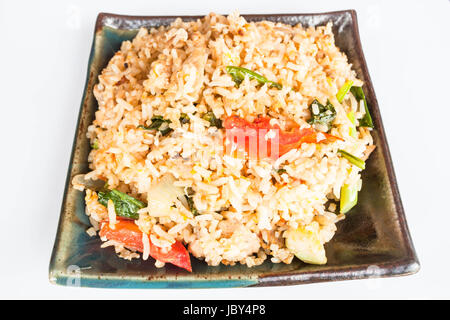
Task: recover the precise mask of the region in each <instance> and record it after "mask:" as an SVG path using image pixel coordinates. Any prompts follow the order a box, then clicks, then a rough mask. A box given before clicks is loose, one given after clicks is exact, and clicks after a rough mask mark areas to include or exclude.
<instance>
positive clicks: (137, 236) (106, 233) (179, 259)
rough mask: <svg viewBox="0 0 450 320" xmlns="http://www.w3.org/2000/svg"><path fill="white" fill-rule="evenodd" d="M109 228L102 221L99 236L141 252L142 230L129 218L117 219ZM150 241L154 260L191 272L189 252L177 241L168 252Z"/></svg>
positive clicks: (106, 223) (142, 247)
mask: <svg viewBox="0 0 450 320" xmlns="http://www.w3.org/2000/svg"><path fill="white" fill-rule="evenodd" d="M114 227H115V228H114V229H111V228H110V226H109V223H108V222H103V223H102V225H101V230H100V237H102V238H103V237H105V238H106V239H108V240H114V241H117V242H119V243H122V244H123V245H124V247H126V248H128V249H131V250H135V251H139V252H143V251H144V244H143V243H142V231H141V230H140V229H139V227H138V226H137V225H136V224H135V223H134V221H131V220H118V221H117V223H116V224H115V225H114ZM149 242H150V256H151V257H152V258H154V259H156V260H159V261H162V262H166V263H171V264H173V265H176V266H177V267H180V268H183V269H186V270H187V271H189V272H192V267H191V259H190V257H189V252H188V251H187V250H186V248H185V247H184V246H183V244H182V243H181V242H179V241H176V242H175V243H174V244H172V247H171V248H170V250H169V251H168V252H164V251H163V249H162V248H160V247H158V246H155V245H154V244H153V243H152V242H151V240H150V239H149Z"/></svg>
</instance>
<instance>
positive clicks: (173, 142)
mask: <svg viewBox="0 0 450 320" xmlns="http://www.w3.org/2000/svg"><path fill="white" fill-rule="evenodd" d="M363 88H364V84H363V82H362V81H361V80H360V79H358V78H357V76H356V73H355V71H354V70H352V66H351V64H349V63H348V61H347V57H346V56H345V54H344V53H343V52H341V51H340V50H339V48H338V47H337V46H336V45H335V42H334V35H333V32H332V24H331V23H328V24H326V25H324V26H318V27H315V28H314V27H309V28H303V27H302V26H301V25H296V26H290V25H286V24H282V23H274V22H270V21H260V22H248V21H246V20H245V19H244V18H243V17H241V16H239V15H238V14H231V15H229V16H227V17H226V16H221V15H216V14H209V15H208V16H206V17H204V18H203V19H199V20H196V21H190V22H184V21H182V20H181V19H177V20H175V21H174V22H173V23H172V24H171V25H170V26H162V27H159V28H152V29H145V28H141V29H140V30H139V31H138V33H137V35H136V37H135V38H134V39H133V40H131V41H124V42H123V43H122V45H121V48H120V50H119V51H118V52H116V54H115V55H114V56H113V57H112V58H111V60H110V61H109V63H108V65H107V66H106V67H105V68H104V70H103V71H102V73H101V75H100V76H99V77H98V83H97V84H96V85H95V87H94V95H95V97H96V99H97V101H98V111H97V112H96V114H95V119H94V121H93V123H92V124H91V125H90V126H89V128H88V138H89V139H90V143H91V146H92V150H91V153H90V155H89V165H90V170H91V171H90V172H88V173H86V174H83V175H80V176H76V177H74V179H73V182H72V183H73V185H74V187H76V188H77V189H79V190H85V191H86V196H85V201H86V214H87V215H88V216H89V219H90V222H91V224H92V227H90V228H89V229H88V230H87V232H88V234H89V235H91V236H95V235H98V236H100V238H101V239H102V241H103V243H102V247H107V246H112V247H114V249H115V252H116V253H117V255H118V256H119V257H121V258H124V259H129V260H131V259H143V260H147V259H149V257H151V258H153V259H155V265H156V266H157V267H163V266H164V265H165V264H166V263H169V264H173V265H175V266H177V267H180V268H183V269H185V270H187V271H192V266H191V261H190V255H192V256H194V257H196V258H198V259H201V260H204V261H205V262H206V263H207V264H208V265H212V266H217V265H219V264H224V265H234V264H237V263H240V264H245V265H247V266H248V267H252V266H256V265H260V264H261V263H263V262H264V261H265V260H267V259H270V261H271V262H273V263H286V264H289V263H291V262H292V260H293V259H294V257H297V258H298V259H300V260H302V261H303V262H305V263H311V264H325V263H326V262H327V258H326V248H325V246H324V245H325V244H326V243H327V242H328V241H330V240H331V239H332V237H333V235H334V233H335V231H336V223H337V222H338V221H340V220H342V219H344V218H345V214H346V213H348V212H349V211H350V210H351V209H352V208H353V207H354V206H355V205H356V204H357V201H358V192H359V190H360V189H361V185H362V181H361V172H362V170H364V169H365V166H366V162H367V159H368V157H369V155H370V153H371V152H372V151H373V150H374V148H375V146H374V144H373V139H372V136H371V130H372V129H373V122H372V119H371V117H370V113H369V109H368V105H367V101H366V98H365V95H364V91H363Z"/></svg>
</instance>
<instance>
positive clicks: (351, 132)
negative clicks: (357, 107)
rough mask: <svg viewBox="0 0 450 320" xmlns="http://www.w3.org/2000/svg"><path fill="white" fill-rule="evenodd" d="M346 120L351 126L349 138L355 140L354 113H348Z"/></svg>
mask: <svg viewBox="0 0 450 320" xmlns="http://www.w3.org/2000/svg"><path fill="white" fill-rule="evenodd" d="M347 118H348V119H349V120H350V122H351V123H352V125H353V126H351V127H350V136H352V137H353V138H356V118H355V113H354V112H353V111H350V112H349V113H347Z"/></svg>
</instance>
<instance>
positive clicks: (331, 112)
mask: <svg viewBox="0 0 450 320" xmlns="http://www.w3.org/2000/svg"><path fill="white" fill-rule="evenodd" d="M313 105H316V106H317V110H314V108H313ZM309 111H310V112H311V119H309V120H308V123H309V124H323V125H326V126H328V128H330V127H331V124H332V122H333V121H334V119H336V110H335V109H334V106H333V105H332V104H331V103H330V101H327V104H326V105H323V104H321V103H320V102H319V101H318V100H317V99H314V101H313V102H311V104H310V105H309ZM314 111H316V113H314Z"/></svg>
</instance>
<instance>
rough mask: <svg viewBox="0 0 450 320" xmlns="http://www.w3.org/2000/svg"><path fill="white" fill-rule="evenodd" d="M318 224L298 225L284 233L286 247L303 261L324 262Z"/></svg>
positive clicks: (324, 257)
mask: <svg viewBox="0 0 450 320" xmlns="http://www.w3.org/2000/svg"><path fill="white" fill-rule="evenodd" d="M318 229H319V228H318V225H317V224H316V225H314V224H312V225H309V226H306V227H303V226H299V227H298V228H297V229H288V230H287V231H286V233H285V235H284V236H285V238H286V247H287V248H288V250H289V251H291V252H292V253H293V254H294V255H295V256H296V257H297V258H299V259H300V260H302V261H303V262H305V263H312V264H326V263H327V257H326V255H325V248H324V246H323V244H322V243H321V242H320V238H319V230H318Z"/></svg>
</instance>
